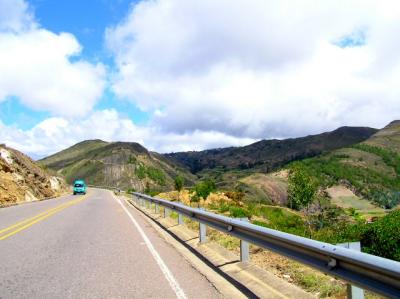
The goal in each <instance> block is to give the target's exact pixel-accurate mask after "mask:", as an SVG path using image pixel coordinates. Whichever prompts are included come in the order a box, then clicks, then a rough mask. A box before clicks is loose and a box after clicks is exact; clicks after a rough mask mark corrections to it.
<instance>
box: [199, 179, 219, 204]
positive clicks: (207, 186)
mask: <svg viewBox="0 0 400 299" xmlns="http://www.w3.org/2000/svg"><path fill="white" fill-rule="evenodd" d="M194 190H195V191H196V194H197V196H199V197H202V198H203V199H204V200H206V199H207V197H208V195H210V193H211V192H213V191H215V190H216V187H215V183H214V181H212V180H210V179H208V180H205V181H202V182H200V183H198V184H197V185H196V186H195V187H194Z"/></svg>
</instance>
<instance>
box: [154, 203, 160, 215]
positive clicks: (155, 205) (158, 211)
mask: <svg viewBox="0 0 400 299" xmlns="http://www.w3.org/2000/svg"><path fill="white" fill-rule="evenodd" d="M154 213H156V214H159V213H160V206H159V205H158V203H154Z"/></svg>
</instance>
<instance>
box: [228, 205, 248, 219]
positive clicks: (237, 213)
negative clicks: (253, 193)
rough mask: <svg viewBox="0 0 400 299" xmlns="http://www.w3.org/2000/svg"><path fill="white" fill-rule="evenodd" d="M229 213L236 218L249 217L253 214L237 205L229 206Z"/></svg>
mask: <svg viewBox="0 0 400 299" xmlns="http://www.w3.org/2000/svg"><path fill="white" fill-rule="evenodd" d="M229 214H230V216H231V217H234V218H245V217H247V218H249V217H250V216H251V215H250V213H249V211H247V210H245V209H243V208H240V207H235V206H231V207H230V208H229Z"/></svg>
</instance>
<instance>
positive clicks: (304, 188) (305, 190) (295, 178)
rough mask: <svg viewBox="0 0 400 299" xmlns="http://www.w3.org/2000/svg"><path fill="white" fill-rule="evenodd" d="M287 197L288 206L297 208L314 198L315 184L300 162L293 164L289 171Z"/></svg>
mask: <svg viewBox="0 0 400 299" xmlns="http://www.w3.org/2000/svg"><path fill="white" fill-rule="evenodd" d="M288 183H289V185H288V199H289V203H290V207H291V208H294V209H297V210H299V209H300V208H302V207H305V206H307V205H308V204H310V203H311V202H312V201H313V200H314V196H315V194H316V192H317V185H316V184H315V182H314V181H313V180H312V178H311V177H310V176H309V175H308V174H307V173H306V172H305V170H304V169H303V167H302V166H301V165H300V164H294V166H293V167H292V169H291V170H290V173H289V181H288Z"/></svg>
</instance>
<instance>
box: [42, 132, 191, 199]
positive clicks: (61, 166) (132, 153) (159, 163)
mask: <svg viewBox="0 0 400 299" xmlns="http://www.w3.org/2000/svg"><path fill="white" fill-rule="evenodd" d="M39 162H40V163H41V164H43V165H45V166H47V167H49V168H51V169H54V170H56V171H57V172H59V173H60V174H62V175H64V176H65V178H66V180H67V182H69V183H71V182H73V181H74V180H75V179H84V180H86V182H87V183H88V184H92V185H98V186H112V187H119V188H121V189H130V188H133V189H134V190H137V191H141V192H144V191H146V192H157V191H164V190H170V189H172V188H173V182H174V178H175V177H176V176H177V175H178V174H181V175H183V176H184V177H185V179H186V184H187V185H190V184H192V183H193V181H194V176H193V175H192V174H190V173H189V172H188V171H187V170H185V169H183V168H181V167H178V166H177V165H174V164H173V163H171V162H170V161H169V160H168V159H167V158H166V157H163V156H161V155H159V154H157V153H153V152H149V151H148V150H147V149H146V148H144V147H143V146H141V145H140V144H138V143H134V142H111V143H109V142H105V141H102V140H87V141H83V142H80V143H78V144H76V145H74V146H72V147H70V148H67V149H65V150H63V151H61V152H59V153H56V154H54V155H51V156H49V157H47V158H44V159H42V160H40V161H39Z"/></svg>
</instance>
